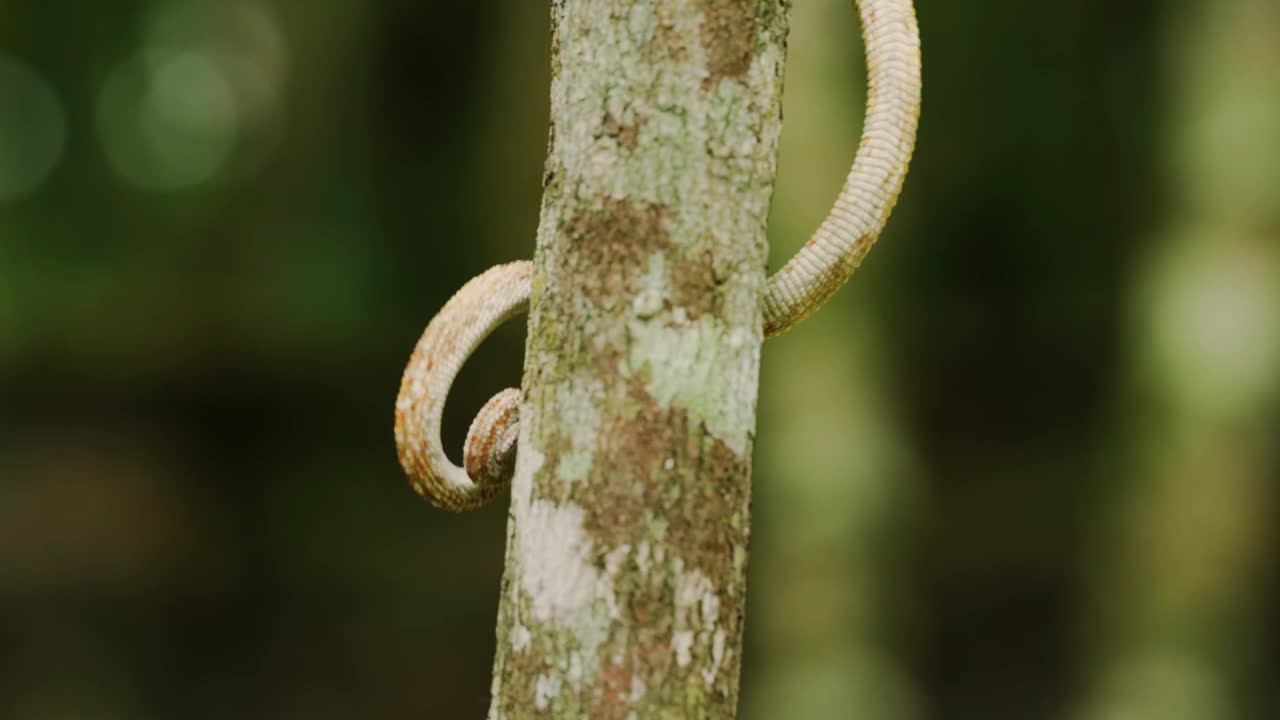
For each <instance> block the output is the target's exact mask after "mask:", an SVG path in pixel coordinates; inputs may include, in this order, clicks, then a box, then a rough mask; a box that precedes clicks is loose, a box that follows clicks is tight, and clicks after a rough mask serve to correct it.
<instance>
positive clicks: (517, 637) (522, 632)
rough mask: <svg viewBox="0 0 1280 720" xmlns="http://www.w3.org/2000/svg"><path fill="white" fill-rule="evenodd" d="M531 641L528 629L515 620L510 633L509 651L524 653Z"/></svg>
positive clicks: (531, 636) (531, 635) (531, 637)
mask: <svg viewBox="0 0 1280 720" xmlns="http://www.w3.org/2000/svg"><path fill="white" fill-rule="evenodd" d="M532 640H533V634H532V633H530V632H529V628H527V627H525V626H524V625H523V624H521V623H520V621H518V620H517V621H516V626H515V628H514V629H513V630H512V631H511V649H512V650H515V651H516V652H524V651H525V650H528V649H529V645H530V643H531V642H532Z"/></svg>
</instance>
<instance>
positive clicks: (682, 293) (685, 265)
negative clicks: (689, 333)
mask: <svg viewBox="0 0 1280 720" xmlns="http://www.w3.org/2000/svg"><path fill="white" fill-rule="evenodd" d="M724 279H725V278H724V277H723V276H722V275H720V274H719V273H717V272H716V268H715V264H714V254H713V253H712V252H711V251H710V250H705V251H703V252H701V253H698V254H695V255H691V256H687V257H681V258H680V259H678V260H677V261H676V262H675V264H674V265H672V267H671V290H672V294H673V296H674V297H672V301H673V302H674V303H675V305H676V307H682V308H684V309H685V312H687V313H688V315H689V319H690V320H697V319H698V318H700V317H702V315H703V314H705V313H713V314H716V315H719V310H720V305H721V302H722V300H723V297H722V296H721V295H720V293H719V292H717V290H718V288H719V286H720V284H721V283H722V282H724Z"/></svg>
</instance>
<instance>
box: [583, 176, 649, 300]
mask: <svg viewBox="0 0 1280 720" xmlns="http://www.w3.org/2000/svg"><path fill="white" fill-rule="evenodd" d="M668 215H669V211H668V209H667V208H666V207H665V206H662V205H649V204H644V203H635V202H631V201H628V200H623V199H618V198H612V197H604V198H601V199H600V200H599V203H598V205H597V206H596V207H590V208H584V209H581V210H578V211H577V212H576V213H574V214H573V215H572V216H571V217H570V218H569V219H568V221H567V222H566V223H564V225H563V226H562V227H561V231H562V232H563V234H564V237H565V241H566V242H568V243H571V244H572V245H573V246H574V248H573V252H567V253H562V254H561V255H560V260H561V262H562V263H563V266H562V267H561V268H560V270H561V271H562V272H563V275H562V277H566V278H570V284H571V285H572V288H571V289H572V291H573V292H575V293H578V294H580V295H581V296H582V297H585V298H586V299H587V300H589V301H591V303H592V304H593V305H596V306H597V307H600V306H603V305H604V304H605V303H606V302H607V301H609V300H617V299H626V298H630V297H634V296H635V292H634V290H635V286H636V279H637V278H638V277H639V276H640V275H641V274H643V273H644V271H645V270H646V269H647V268H648V267H649V256H650V255H652V254H654V253H655V252H665V251H667V250H669V249H670V248H671V236H670V234H669V233H668V231H667V226H668V224H669V218H668Z"/></svg>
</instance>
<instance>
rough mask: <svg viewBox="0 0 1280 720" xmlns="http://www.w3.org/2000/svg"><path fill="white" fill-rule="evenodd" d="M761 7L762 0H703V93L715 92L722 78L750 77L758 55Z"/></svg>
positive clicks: (739, 78) (737, 78)
mask: <svg viewBox="0 0 1280 720" xmlns="http://www.w3.org/2000/svg"><path fill="white" fill-rule="evenodd" d="M759 5H760V3H759V0H702V6H703V19H702V30H701V35H702V47H703V48H705V49H706V51H707V72H708V75H707V78H706V79H705V80H703V82H702V88H703V89H704V90H714V89H715V87H716V85H719V84H720V79H721V78H729V79H730V80H741V78H742V77H743V76H745V75H746V74H747V70H748V69H750V67H751V57H752V55H754V54H755V48H756V27H757V21H758V20H759V18H758V8H759Z"/></svg>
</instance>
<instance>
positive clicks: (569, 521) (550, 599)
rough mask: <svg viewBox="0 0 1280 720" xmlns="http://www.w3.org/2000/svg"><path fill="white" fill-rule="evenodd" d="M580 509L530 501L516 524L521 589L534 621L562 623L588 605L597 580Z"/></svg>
mask: <svg viewBox="0 0 1280 720" xmlns="http://www.w3.org/2000/svg"><path fill="white" fill-rule="evenodd" d="M584 515H585V513H584V512H583V510H582V508H580V507H578V506H576V505H572V504H566V505H559V504H557V503H553V502H550V501H547V500H537V501H534V502H533V503H532V504H531V505H530V506H529V509H528V511H527V512H526V513H524V517H523V518H522V520H523V522H521V523H519V524H518V527H517V529H516V534H517V538H518V541H519V543H520V559H521V568H520V570H521V586H522V588H523V589H524V591H525V593H526V594H527V595H528V596H529V600H530V610H531V611H532V612H533V617H534V619H536V620H538V621H539V622H550V621H553V620H568V619H572V618H573V617H575V615H576V614H577V613H578V612H579V611H581V610H583V609H584V608H587V607H588V606H590V605H591V602H592V601H593V600H594V599H595V593H596V586H597V585H599V583H600V580H601V578H600V577H599V571H597V570H596V569H595V567H594V566H593V565H592V564H591V561H590V557H591V540H590V538H589V537H588V536H587V534H586V532H584V531H583V529H582V521H583V517H584Z"/></svg>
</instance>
